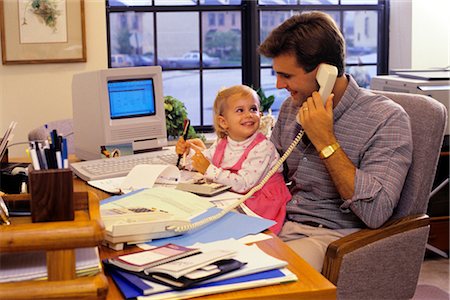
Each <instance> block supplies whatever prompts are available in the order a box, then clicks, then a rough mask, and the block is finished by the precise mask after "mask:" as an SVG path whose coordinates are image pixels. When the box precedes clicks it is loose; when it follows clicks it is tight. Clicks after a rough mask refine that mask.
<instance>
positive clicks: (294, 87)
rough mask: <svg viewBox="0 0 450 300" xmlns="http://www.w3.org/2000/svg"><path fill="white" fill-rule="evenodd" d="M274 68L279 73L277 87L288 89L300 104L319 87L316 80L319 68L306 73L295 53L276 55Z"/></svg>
mask: <svg viewBox="0 0 450 300" xmlns="http://www.w3.org/2000/svg"><path fill="white" fill-rule="evenodd" d="M273 69H274V71H275V72H276V74H277V89H286V90H287V91H288V92H289V93H290V94H291V96H292V98H293V99H294V101H295V103H296V104H298V105H301V104H302V103H303V102H304V101H305V100H306V99H307V98H308V97H310V96H311V95H312V93H313V92H314V91H317V90H318V89H319V85H318V84H317V81H316V73H317V70H313V71H311V72H309V73H306V72H305V70H304V69H303V68H302V67H299V66H298V64H297V59H296V58H295V55H294V54H282V55H279V56H277V57H274V58H273ZM316 69H317V68H316Z"/></svg>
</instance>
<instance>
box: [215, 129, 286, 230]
mask: <svg viewBox="0 0 450 300" xmlns="http://www.w3.org/2000/svg"><path fill="white" fill-rule="evenodd" d="M265 139H266V137H265V136H264V135H263V134H261V133H259V134H258V135H257V136H256V138H255V139H254V140H253V142H252V143H251V144H250V145H249V146H248V147H247V149H246V150H245V151H244V153H243V154H242V156H241V158H240V159H239V160H238V162H237V163H236V164H235V165H234V166H232V167H231V168H228V170H229V171H230V172H233V173H237V172H238V171H239V170H240V169H241V167H242V163H243V162H244V161H245V160H246V159H247V156H248V154H249V153H250V151H251V150H252V149H253V148H254V147H255V146H256V145H257V144H259V143H260V142H261V141H263V140H265ZM227 143H228V142H227V139H226V138H223V139H221V140H220V141H219V142H218V144H217V148H216V151H215V152H214V155H213V158H212V163H213V165H214V166H216V167H218V168H220V165H221V163H222V159H223V156H224V153H225V149H226V147H227ZM266 173H267V172H266ZM290 199H291V194H290V193H289V190H288V188H287V187H286V184H285V182H284V179H283V175H282V174H281V173H275V174H274V175H273V176H272V177H271V178H270V179H269V181H268V182H266V184H265V185H264V186H263V187H262V188H261V190H259V191H257V192H256V193H255V194H253V196H252V198H250V199H248V200H247V201H245V204H246V205H247V206H248V207H249V208H250V209H251V210H252V211H254V212H255V213H256V214H258V215H260V216H261V217H263V218H266V219H271V220H274V221H276V222H277V223H276V224H275V225H273V226H272V227H270V230H272V231H273V232H274V233H276V234H278V233H279V232H280V230H281V227H282V226H283V223H284V218H285V217H286V203H287V202H288V201H289V200H290Z"/></svg>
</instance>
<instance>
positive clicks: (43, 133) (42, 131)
mask: <svg viewBox="0 0 450 300" xmlns="http://www.w3.org/2000/svg"><path fill="white" fill-rule="evenodd" d="M46 125H47V127H46ZM53 129H56V130H57V131H58V134H59V135H62V136H64V137H66V138H67V151H68V152H69V154H73V153H74V152H75V149H74V145H73V122H72V119H62V120H56V121H51V122H48V123H47V124H45V125H41V126H39V127H37V128H35V129H33V130H32V131H30V132H29V133H28V140H29V141H40V140H45V139H47V138H48V136H49V133H50V132H51V131H52V130H53Z"/></svg>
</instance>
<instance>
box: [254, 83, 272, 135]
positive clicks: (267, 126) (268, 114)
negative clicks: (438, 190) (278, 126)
mask: <svg viewBox="0 0 450 300" xmlns="http://www.w3.org/2000/svg"><path fill="white" fill-rule="evenodd" d="M256 93H257V94H258V96H259V98H260V101H261V102H260V104H261V112H262V114H263V115H262V116H261V124H260V126H259V130H260V131H261V133H262V134H264V135H265V136H267V137H269V136H270V134H271V133H272V128H273V126H274V125H275V117H274V116H273V115H272V110H271V109H270V107H271V106H272V104H273V102H274V101H275V96H274V95H270V96H266V94H265V93H264V91H263V89H262V88H258V89H257V90H256Z"/></svg>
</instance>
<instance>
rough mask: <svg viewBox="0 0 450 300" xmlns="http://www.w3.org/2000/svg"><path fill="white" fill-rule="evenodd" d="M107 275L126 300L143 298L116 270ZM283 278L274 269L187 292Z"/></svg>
mask: <svg viewBox="0 0 450 300" xmlns="http://www.w3.org/2000/svg"><path fill="white" fill-rule="evenodd" d="M108 273H109V275H110V276H111V277H112V278H113V280H114V282H115V283H116V285H117V287H118V288H119V290H120V291H121V293H122V295H123V296H124V297H125V298H126V299H132V298H136V297H139V296H143V294H142V292H141V291H140V290H139V289H138V288H137V287H136V286H135V285H134V284H132V283H131V282H129V281H128V280H126V279H124V277H122V276H120V275H118V274H117V270H116V269H110V270H108ZM130 276H134V277H136V278H137V279H140V278H139V277H138V276H136V275H133V274H130ZM284 276H285V274H284V273H283V272H281V271H280V270H279V269H274V270H268V271H263V272H259V273H255V274H250V275H244V276H240V277H235V278H229V279H225V280H220V281H215V282H209V283H203V284H199V285H195V286H194V287H191V288H189V290H194V289H201V288H206V287H211V286H223V285H228V284H236V283H245V282H251V281H255V280H261V279H272V278H281V277H284ZM170 291H172V290H170ZM162 293H164V292H162ZM150 294H151V293H150Z"/></svg>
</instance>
